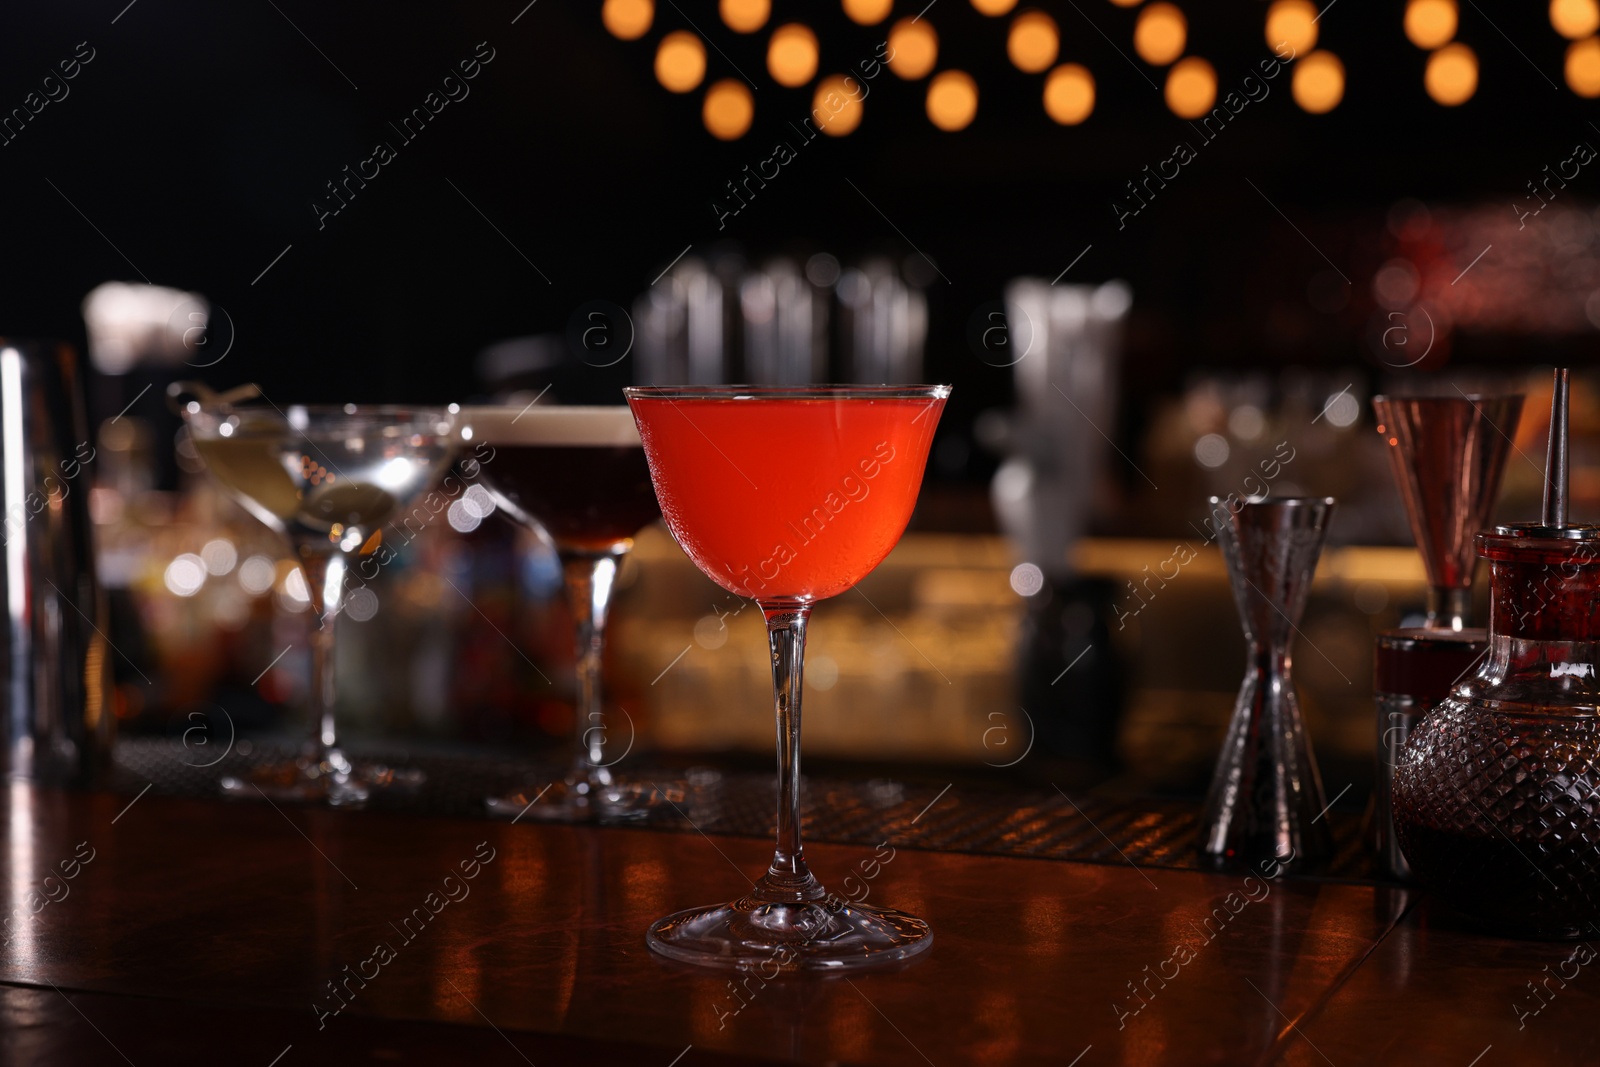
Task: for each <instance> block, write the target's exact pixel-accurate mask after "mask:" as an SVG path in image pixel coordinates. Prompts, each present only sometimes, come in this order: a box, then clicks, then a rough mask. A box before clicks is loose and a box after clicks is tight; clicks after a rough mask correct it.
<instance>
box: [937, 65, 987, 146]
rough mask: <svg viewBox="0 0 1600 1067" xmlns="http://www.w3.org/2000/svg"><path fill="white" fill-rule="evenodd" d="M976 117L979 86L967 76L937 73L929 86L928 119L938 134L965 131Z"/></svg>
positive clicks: (945, 72) (956, 71) (961, 73)
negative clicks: (940, 132)
mask: <svg viewBox="0 0 1600 1067" xmlns="http://www.w3.org/2000/svg"><path fill="white" fill-rule="evenodd" d="M977 114H978V83H977V82H975V81H973V80H972V76H971V75H970V74H967V73H965V72H964V71H959V70H946V71H940V72H939V73H938V74H937V75H935V76H934V79H933V81H931V82H929V83H928V119H929V121H931V122H932V123H933V124H934V125H935V126H937V127H939V128H940V129H941V130H944V131H946V132H954V131H956V130H964V129H966V128H967V127H968V126H970V125H971V124H972V120H973V119H974V118H975V117H976V116H977Z"/></svg>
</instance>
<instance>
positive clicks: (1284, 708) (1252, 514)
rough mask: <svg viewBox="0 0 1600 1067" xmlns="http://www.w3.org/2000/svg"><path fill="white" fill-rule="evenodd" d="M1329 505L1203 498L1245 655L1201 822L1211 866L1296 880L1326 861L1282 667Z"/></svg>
mask: <svg viewBox="0 0 1600 1067" xmlns="http://www.w3.org/2000/svg"><path fill="white" fill-rule="evenodd" d="M1333 504H1334V501H1333V498H1332V497H1286V498H1283V499H1280V500H1265V501H1260V502H1248V503H1245V504H1243V505H1240V504H1239V503H1238V500H1237V498H1234V502H1233V505H1232V506H1231V507H1230V505H1229V503H1228V501H1226V500H1223V499H1222V498H1220V497H1212V498H1211V522H1212V523H1213V524H1214V527H1215V529H1216V531H1217V543H1218V544H1219V545H1220V546H1221V547H1222V558H1223V559H1224V560H1225V561H1226V563H1227V565H1228V581H1229V582H1230V584H1231V585H1232V586H1233V600H1234V603H1235V604H1236V605H1237V606H1238V608H1239V621H1240V623H1241V624H1242V625H1243V626H1244V636H1245V641H1246V642H1247V643H1248V645H1249V655H1248V658H1247V661H1246V666H1245V675H1244V684H1243V685H1242V686H1240V687H1239V699H1238V700H1237V701H1236V702H1235V703H1234V706H1233V721H1232V722H1231V723H1230V724H1229V726H1228V736H1227V738H1226V740H1224V741H1223V743H1222V753H1221V754H1220V755H1219V756H1218V757H1217V769H1216V773H1215V774H1214V775H1213V776H1212V779H1211V791H1210V793H1209V794H1208V795H1207V796H1206V808H1205V815H1204V816H1203V817H1202V819H1201V822H1200V851H1201V853H1202V855H1203V857H1204V858H1206V859H1209V860H1210V861H1211V862H1212V863H1213V864H1215V865H1218V866H1232V865H1242V864H1254V863H1257V862H1259V861H1265V860H1274V859H1275V860H1277V861H1278V862H1279V863H1280V864H1281V865H1283V866H1285V867H1289V868H1291V869H1294V870H1304V869H1306V868H1309V867H1314V866H1316V865H1317V864H1319V863H1321V862H1323V861H1325V860H1327V859H1328V857H1329V856H1330V855H1331V854H1332V852H1333V837H1332V835H1331V834H1330V833H1329V832H1328V824H1327V823H1326V822H1324V821H1322V820H1321V815H1322V813H1323V809H1324V807H1325V806H1326V802H1325V801H1324V800H1323V796H1322V778H1321V776H1320V775H1319V774H1318V773H1317V759H1316V757H1315V756H1314V755H1313V754H1312V752H1311V739H1310V738H1309V737H1307V736H1306V729H1305V724H1304V722H1302V721H1301V718H1300V703H1299V701H1298V700H1297V699H1296V697H1295V691H1294V678H1293V677H1292V675H1291V659H1290V645H1291V643H1292V641H1293V639H1294V636H1295V634H1296V633H1297V632H1298V630H1299V623H1300V616H1301V614H1302V613H1304V611H1305V607H1306V599H1307V597H1308V596H1309V595H1310V593H1311V576H1312V573H1313V572H1314V571H1315V570H1316V568H1317V557H1318V556H1319V555H1320V554H1321V553H1322V542H1323V540H1324V538H1325V537H1326V535H1327V530H1328V516H1329V515H1331V514H1332V513H1333ZM1234 508H1237V509H1238V510H1237V511H1235V510H1234Z"/></svg>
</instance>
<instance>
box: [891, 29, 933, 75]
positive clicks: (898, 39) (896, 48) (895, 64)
mask: <svg viewBox="0 0 1600 1067" xmlns="http://www.w3.org/2000/svg"><path fill="white" fill-rule="evenodd" d="M938 61H939V35H938V33H936V32H935V31H934V28H933V25H932V24H931V23H928V22H924V21H912V20H911V19H909V18H905V19H901V20H900V21H899V22H897V23H895V24H894V25H893V26H891V27H890V28H889V69H890V70H892V71H894V72H895V73H896V74H898V75H899V76H900V77H902V78H904V79H906V80H907V81H916V80H917V79H918V78H926V77H927V76H928V73H929V72H930V71H931V70H933V65H934V64H935V63H937V62H938Z"/></svg>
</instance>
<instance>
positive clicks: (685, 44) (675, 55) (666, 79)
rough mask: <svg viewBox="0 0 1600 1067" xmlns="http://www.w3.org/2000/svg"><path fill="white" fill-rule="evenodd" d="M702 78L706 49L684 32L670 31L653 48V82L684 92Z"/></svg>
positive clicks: (704, 68)
mask: <svg viewBox="0 0 1600 1067" xmlns="http://www.w3.org/2000/svg"><path fill="white" fill-rule="evenodd" d="M705 76H706V46H705V45H703V44H701V43H700V38H698V37H696V36H695V35H694V34H692V33H690V32H689V31H688V30H673V31H672V32H671V33H669V34H667V35H666V36H665V37H663V38H661V43H660V44H659V45H658V46H656V81H658V82H660V83H661V84H662V86H663V87H664V88H667V89H670V90H672V91H673V92H675V93H687V92H689V91H690V90H691V89H693V88H694V87H695V86H697V85H699V84H700V82H701V80H702V79H704V78H705Z"/></svg>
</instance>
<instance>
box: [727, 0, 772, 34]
mask: <svg viewBox="0 0 1600 1067" xmlns="http://www.w3.org/2000/svg"><path fill="white" fill-rule="evenodd" d="M717 12H718V14H720V15H721V16H722V21H723V24H724V25H726V26H727V27H728V29H730V30H732V31H733V32H734V33H755V32H756V31H757V30H759V29H760V28H761V27H763V26H765V25H766V24H767V19H768V18H769V17H771V15H772V0H718V3H717Z"/></svg>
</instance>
